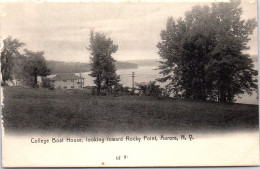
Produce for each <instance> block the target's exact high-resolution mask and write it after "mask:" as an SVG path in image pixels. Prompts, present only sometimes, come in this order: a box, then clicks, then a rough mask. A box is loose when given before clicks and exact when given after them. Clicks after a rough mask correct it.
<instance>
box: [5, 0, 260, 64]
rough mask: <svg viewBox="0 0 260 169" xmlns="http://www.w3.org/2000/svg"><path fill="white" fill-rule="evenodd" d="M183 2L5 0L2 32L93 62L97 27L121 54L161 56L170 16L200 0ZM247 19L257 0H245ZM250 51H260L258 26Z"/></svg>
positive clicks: (48, 52)
mask: <svg viewBox="0 0 260 169" xmlns="http://www.w3.org/2000/svg"><path fill="white" fill-rule="evenodd" d="M198 4H200V5H209V3H208V2H204V3H202V2H200V3H198V2H192V1H190V2H178V3H158V2H157V3H155V2H154V3H133V2H132V3H130V2H125V3H105V2H103V3H86V2H85V3H83V2H81V3H80V2H77V3H76V2H75V3H57V2H55V3H54V2H46V1H39V2H38V3H37V1H34V2H32V1H26V2H25V1H16V2H4V1H2V3H0V38H1V40H2V39H4V38H6V37H7V36H12V37H13V38H17V39H19V40H20V41H22V42H25V43H26V48H28V49H30V50H33V51H44V52H45V58H46V59H47V60H57V61H67V62H89V57H90V53H89V51H88V50H87V49H86V47H87V46H88V45H89V32H90V30H91V29H94V30H95V31H101V32H104V33H106V34H107V36H109V37H110V38H111V39H112V40H113V41H114V44H116V45H118V46H119V48H118V51H117V52H116V53H115V54H114V55H113V56H114V58H115V59H116V60H120V61H126V60H136V59H140V60H142V59H159V55H158V54H157V52H158V48H157V47H156V45H157V43H158V42H159V41H160V31H161V30H162V29H164V28H165V26H166V21H167V18H168V17H170V16H172V17H173V18H174V19H177V18H179V17H184V13H185V11H187V10H190V9H191V8H192V6H195V5H198ZM241 7H242V9H243V15H242V18H243V19H248V18H256V17H257V5H256V1H254V0H242V4H241ZM251 38H252V40H251V41H250V42H249V46H250V48H251V49H250V50H249V51H247V53H249V54H251V55H257V53H258V51H257V30H256V29H255V31H254V34H253V35H252V37H251Z"/></svg>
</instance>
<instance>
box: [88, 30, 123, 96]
mask: <svg viewBox="0 0 260 169" xmlns="http://www.w3.org/2000/svg"><path fill="white" fill-rule="evenodd" d="M87 49H88V50H89V51H90V53H91V55H92V57H90V61H91V74H90V76H92V77H95V78H96V79H95V80H94V83H95V84H96V86H97V93H98V94H100V91H101V88H102V87H103V88H106V89H107V90H108V91H111V88H112V87H113V86H114V85H116V84H117V83H118V82H119V76H117V74H116V68H115V65H114V62H115V60H114V59H113V57H112V54H113V53H115V52H116V51H117V49H118V46H117V45H114V44H113V41H112V40H111V39H110V38H107V37H106V35H105V34H104V33H101V32H95V33H94V31H91V32H90V45H89V47H88V48H87Z"/></svg>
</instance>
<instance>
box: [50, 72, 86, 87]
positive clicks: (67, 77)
mask: <svg viewBox="0 0 260 169" xmlns="http://www.w3.org/2000/svg"><path fill="white" fill-rule="evenodd" d="M50 80H51V83H52V84H53V85H54V88H55V89H83V86H84V78H82V77H80V76H77V75H75V74H74V73H62V74H57V75H56V76H54V77H53V78H51V79H50Z"/></svg>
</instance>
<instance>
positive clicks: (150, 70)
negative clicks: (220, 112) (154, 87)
mask: <svg viewBox="0 0 260 169" xmlns="http://www.w3.org/2000/svg"><path fill="white" fill-rule="evenodd" d="M159 71H160V70H157V67H156V66H139V67H138V68H137V69H119V70H117V74H118V75H120V79H121V81H120V83H121V84H123V86H128V87H132V72H135V78H134V82H136V83H141V82H149V81H154V80H155V79H157V78H161V77H162V75H161V74H159ZM76 74H77V75H79V73H76ZM89 74H90V72H84V73H82V77H84V78H85V81H84V86H93V85H94V83H93V80H94V78H93V77H91V76H89ZM156 84H158V85H160V86H161V87H164V86H165V85H166V83H159V82H156ZM240 97H241V98H239V97H236V100H237V101H236V103H245V104H258V99H257V93H256V92H254V93H253V94H252V96H249V95H247V94H243V95H240Z"/></svg>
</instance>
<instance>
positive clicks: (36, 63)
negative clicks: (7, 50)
mask: <svg viewBox="0 0 260 169" xmlns="http://www.w3.org/2000/svg"><path fill="white" fill-rule="evenodd" d="M24 51H25V57H26V65H25V66H24V71H25V77H24V80H25V81H27V84H28V85H31V86H32V87H38V79H37V77H38V76H41V77H46V76H47V75H50V70H49V69H48V68H47V64H46V60H45V58H44V56H43V55H44V52H43V51H40V52H33V51H30V50H27V49H25V50H24Z"/></svg>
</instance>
